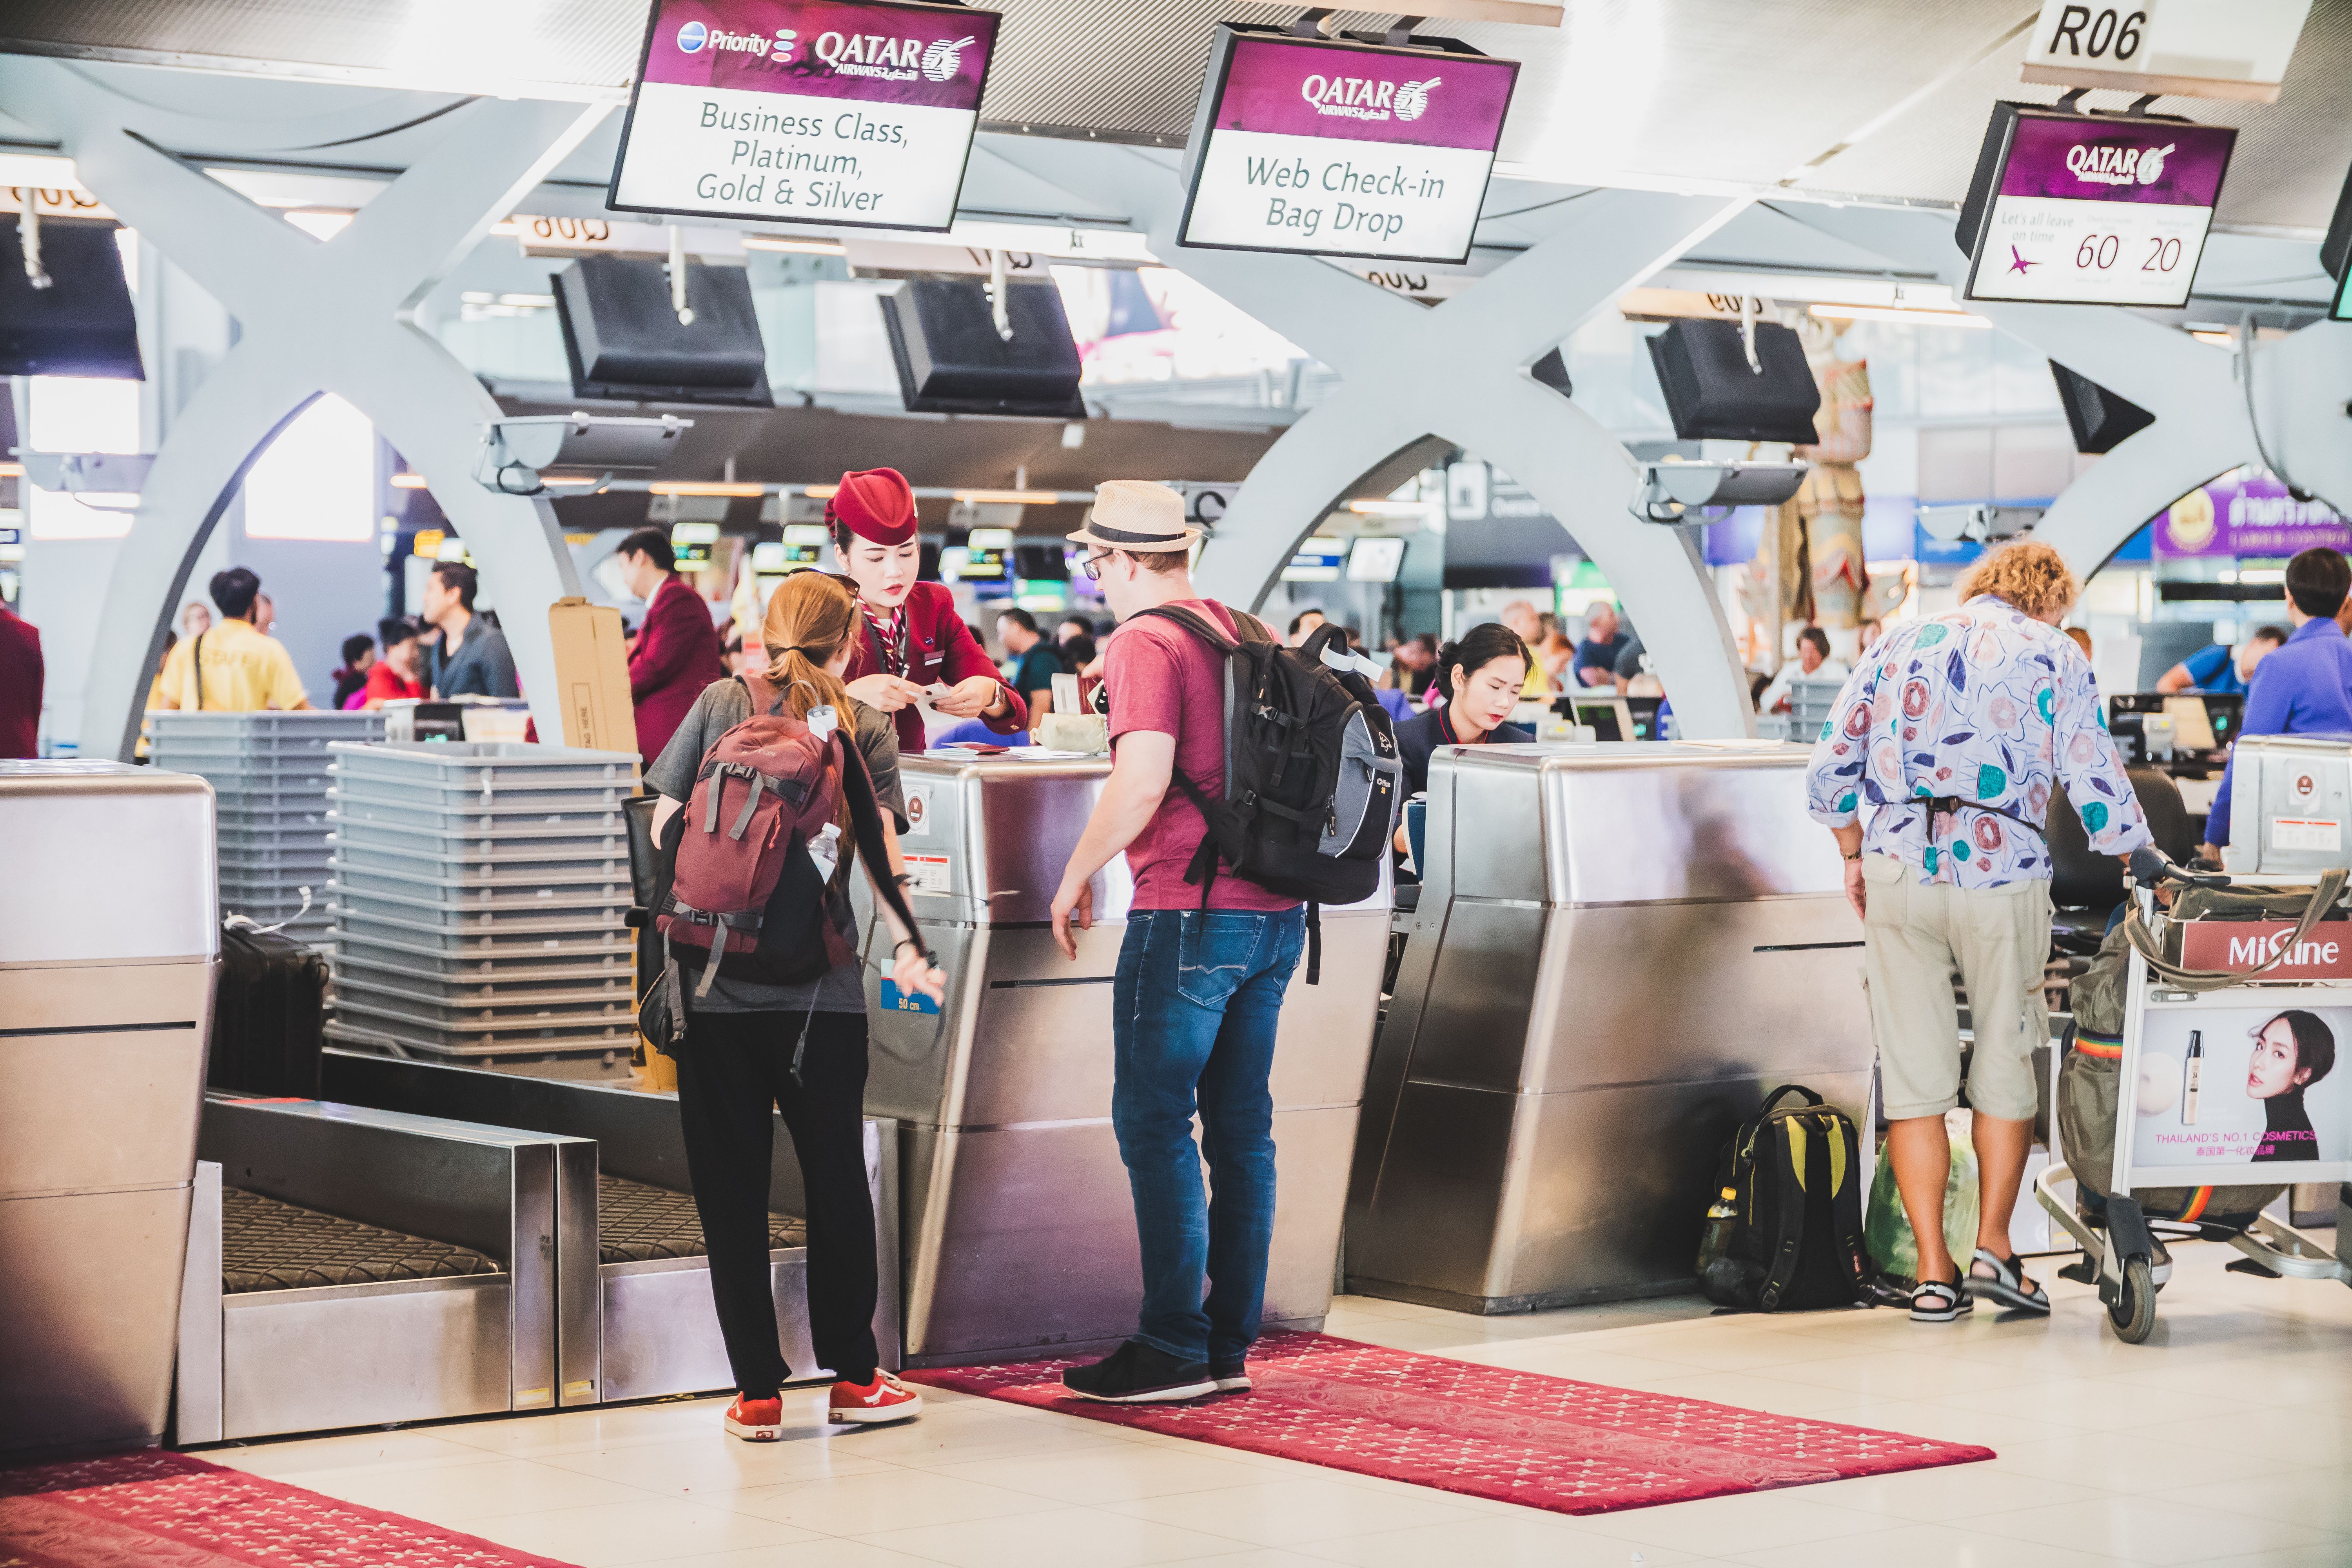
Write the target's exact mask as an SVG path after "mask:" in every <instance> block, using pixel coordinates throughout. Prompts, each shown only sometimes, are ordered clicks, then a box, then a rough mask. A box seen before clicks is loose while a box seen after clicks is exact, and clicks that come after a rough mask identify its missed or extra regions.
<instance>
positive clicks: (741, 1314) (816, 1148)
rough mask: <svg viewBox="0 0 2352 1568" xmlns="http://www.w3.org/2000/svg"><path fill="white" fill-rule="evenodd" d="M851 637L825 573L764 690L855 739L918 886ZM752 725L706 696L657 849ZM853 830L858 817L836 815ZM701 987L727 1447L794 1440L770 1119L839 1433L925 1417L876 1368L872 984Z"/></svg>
mask: <svg viewBox="0 0 2352 1568" xmlns="http://www.w3.org/2000/svg"><path fill="white" fill-rule="evenodd" d="M856 626H857V611H856V604H855V601H854V600H853V599H852V597H851V595H850V593H849V590H848V589H847V587H846V586H845V585H844V584H842V583H841V582H840V581H839V580H838V579H835V578H833V577H829V576H826V575H825V574H823V573H819V572H796V573H794V574H792V575H791V576H790V577H787V578H786V579H785V580H784V581H783V582H782V584H779V585H778V587H777V589H776V591H775V593H774V594H773V595H771V597H770V599H769V601H768V612H767V618H766V620H765V622H764V623H763V630H762V633H761V641H762V642H763V643H764V644H765V645H766V646H767V647H769V648H771V649H772V650H774V652H775V656H776V657H775V659H774V662H773V663H772V664H770V665H769V667H768V668H767V671H766V673H765V680H766V682H767V683H768V685H769V686H770V687H771V688H772V689H773V690H774V691H775V692H776V693H777V694H778V696H779V699H780V700H782V701H785V702H789V703H790V704H791V705H792V710H793V712H794V713H795V714H798V715H799V716H800V717H802V718H803V719H805V718H806V717H807V716H808V711H809V710H810V709H811V708H813V707H815V706H816V705H818V704H819V703H821V702H822V703H827V704H830V705H831V706H832V707H833V709H834V711H835V714H836V715H837V716H838V717H839V718H840V720H841V721H842V722H843V723H844V725H845V726H846V727H848V728H850V729H851V730H852V731H854V734H855V739H856V746H857V750H858V754H859V755H860V756H861V757H862V758H863V759H864V760H865V763H866V772H867V773H868V774H869V776H871V778H872V779H873V781H874V794H875V797H876V799H877V801H878V802H879V803H880V804H881V805H883V806H885V807H886V812H885V816H886V821H885V823H884V840H885V843H886V844H887V847H888V851H889V858H890V863H889V865H887V867H876V866H868V867H867V868H866V875H868V876H869V877H871V878H873V879H874V880H875V881H876V883H877V885H878V884H880V883H882V882H885V881H887V880H888V879H891V878H893V877H896V878H897V879H898V880H899V881H900V882H901V883H902V884H903V883H904V881H905V879H906V878H905V874H904V868H903V866H902V865H901V864H900V862H899V858H898V835H897V833H896V831H895V830H894V829H895V826H896V825H898V824H903V823H904V822H905V821H906V803H905V799H904V797H903V795H902V793H901V791H900V789H899V784H898V740H897V737H896V736H895V735H894V734H893V732H892V729H891V725H890V722H889V721H888V720H887V719H885V718H884V717H883V716H882V715H881V714H880V713H878V712H877V711H876V710H874V709H871V708H868V707H866V705H865V704H863V703H860V702H856V701H855V700H853V699H852V698H851V697H850V695H849V693H848V692H847V691H846V690H845V689H843V687H842V683H841V672H842V671H843V669H845V668H846V667H847V665H848V662H849V648H850V644H851V641H852V638H853V637H854V634H855V632H856ZM749 718H751V692H750V690H749V689H747V688H746V687H745V686H744V684H743V683H742V682H741V681H740V680H738V679H734V678H733V677H731V676H730V677H727V678H725V679H719V680H715V681H713V682H711V683H710V684H709V686H707V687H705V688H704V689H703V690H702V693H701V695H700V696H698V697H697V698H696V699H695V701H694V705H693V707H692V708H691V709H690V710H688V713H687V714H686V716H685V719H684V720H683V721H681V722H680V723H679V724H678V725H677V727H676V729H675V730H674V731H673V732H672V733H671V735H670V739H669V743H668V744H667V746H665V747H664V748H663V749H662V752H661V755H660V756H658V757H656V759H655V760H654V763H653V765H652V766H651V767H649V768H647V769H646V784H647V785H649V786H650V787H651V788H653V789H654V790H656V792H658V793H659V794H660V795H661V796H662V801H661V804H660V805H658V806H657V807H656V809H655V814H654V835H655V838H656V841H657V842H658V841H659V839H660V838H661V837H662V834H663V830H664V829H665V828H666V827H667V826H668V824H669V822H670V820H671V818H673V817H675V816H677V813H678V812H679V810H680V809H681V808H682V807H683V806H684V805H685V803H686V802H687V800H688V798H690V797H691V796H692V795H693V794H694V784H695V780H696V777H697V775H698V773H700V772H701V769H702V763H703V759H704V757H705V756H706V755H707V754H708V753H709V750H710V748H711V746H712V745H714V744H715V743H716V742H718V740H719V737H720V736H722V735H724V734H725V733H726V732H727V731H730V730H731V729H733V728H734V727H735V726H736V725H738V724H740V723H741V722H743V721H745V720H746V719H749ZM842 820H844V821H845V820H846V808H844V810H843V813H842ZM837 842H838V846H839V848H838V859H837V864H838V869H836V870H835V871H834V875H835V877H836V878H838V877H844V876H846V875H847V873H848V869H849V867H848V861H849V860H850V858H852V857H853V856H854V855H855V853H856V849H855V840H854V839H853V838H852V837H850V835H849V834H848V832H847V831H846V829H845V830H844V832H843V835H842V837H841V838H840V839H839V840H838V841H837ZM875 907H876V908H877V909H878V910H881V911H882V914H883V918H884V919H885V920H886V921H888V923H889V925H890V928H891V931H892V934H893V935H894V936H895V937H896V938H897V946H896V947H895V948H894V949H893V953H894V958H893V962H892V967H891V974H892V978H893V980H894V982H895V983H896V984H898V987H899V989H900V990H901V991H902V992H904V993H905V994H909V995H912V994H915V993H917V992H921V993H923V994H927V995H929V996H930V997H931V998H932V999H933V1000H934V1001H936V1000H938V999H939V998H940V996H941V995H942V994H944V985H943V981H944V976H942V975H941V974H940V973H939V972H938V971H937V970H934V969H932V968H931V967H930V966H929V963H928V962H927V960H926V955H925V953H924V951H923V946H922V943H921V942H919V941H917V940H916V938H915V935H914V933H913V932H912V931H908V930H906V929H905V928H904V927H902V926H901V925H900V924H899V922H898V915H897V914H896V913H895V912H894V911H892V910H891V909H890V908H889V906H888V905H887V903H885V902H884V901H883V900H879V899H877V900H875ZM696 991H697V987H696V985H695V984H692V983H689V984H686V985H684V986H683V987H681V991H680V994H677V995H676V996H674V997H672V998H671V1005H673V1006H676V1007H677V1008H679V1009H681V1010H682V1011H683V1013H684V1015H685V1021H686V1044H685V1047H684V1049H683V1050H682V1051H681V1052H680V1054H679V1056H678V1058H677V1100H678V1121H679V1124H680V1126H681V1128H682V1130H683V1131H684V1133H685V1136H686V1154H687V1170H688V1173H689V1175H690V1176H691V1177H692V1179H693V1184H694V1204H695V1208H696V1210H697V1212H698V1213H699V1214H700V1215H701V1216H702V1230H703V1239H704V1245H705V1246H706V1247H707V1248H708V1249H709V1258H710V1292H711V1296H712V1298H713V1300H715V1302H716V1304H717V1306H718V1310H719V1332H720V1335H721V1336H722V1337H723V1338H724V1339H725V1341H726V1343H727V1361H728V1365H729V1367H730V1370H731V1371H732V1372H733V1373H734V1375H735V1386H736V1391H737V1398H736V1400H735V1403H734V1404H733V1405H730V1407H729V1409H728V1412H727V1416H726V1427H727V1430H728V1431H729V1432H730V1433H732V1434H734V1435H735V1436H739V1437H743V1438H747V1439H751V1440H754V1441H772V1440H773V1439H775V1438H777V1437H780V1436H782V1432H783V1415H782V1404H781V1401H780V1398H779V1394H778V1390H779V1386H780V1385H781V1384H782V1382H783V1380H784V1379H785V1378H786V1377H788V1376H789V1375H791V1369H790V1368H789V1367H788V1366H787V1365H786V1364H785V1362H784V1356H783V1351H782V1346H781V1344H780V1343H779V1342H778V1340H777V1335H776V1310H775V1297H774V1294H773V1289H772V1284H771V1282H770V1276H769V1258H768V1253H769V1248H770V1242H769V1231H768V1183H769V1172H770V1160H771V1158H772V1152H773V1139H774V1125H775V1123H774V1117H773V1114H772V1113H773V1112H781V1113H782V1116H783V1120H784V1125H785V1127H786V1128H787V1129H788V1130H789V1131H791V1133H792V1137H793V1153H794V1154H795V1155H796V1156H797V1157H798V1159H799V1161H800V1167H801V1179H802V1182H803V1185H804V1186H805V1187H806V1189H807V1194H808V1308H809V1337H810V1340H811V1342H812V1348H813V1349H814V1352H815V1353H816V1359H817V1363H818V1364H819V1365H821V1366H824V1367H826V1368H828V1369H830V1370H831V1371H832V1372H833V1373H834V1374H835V1378H836V1380H837V1381H836V1382H835V1384H834V1386H833V1392H832V1394H831V1403H830V1405H829V1413H830V1415H831V1416H832V1418H833V1419H834V1420H835V1421H855V1422H873V1421H898V1420H904V1419H906V1418H907V1417H908V1416H911V1415H916V1414H918V1413H919V1412H920V1411H921V1409H922V1407H923V1405H922V1397H921V1396H920V1395H919V1394H917V1393H916V1392H915V1391H914V1390H913V1389H912V1388H909V1387H908V1386H907V1385H906V1384H903V1383H900V1382H899V1381H898V1377H897V1376H896V1375H895V1374H893V1373H889V1372H887V1371H884V1370H882V1369H881V1368H880V1367H879V1365H878V1364H877V1349H876V1346H875V1342H874V1303H875V1296H876V1290H877V1284H876V1281H877V1278H878V1276H877V1266H876V1260H875V1256H874V1206H873V1200H872V1196H871V1194H869V1193H868V1191H867V1189H866V1154H865V1149H866V1133H865V1098H866V981H865V973H864V965H863V964H862V963H861V962H860V961H859V960H857V959H856V958H850V959H847V960H845V961H844V962H842V963H839V964H836V965H835V967H834V968H833V969H832V970H831V971H830V972H828V973H825V974H824V975H823V976H822V977H821V978H819V979H816V980H813V981H809V982H806V983H804V984H798V985H772V984H761V983H759V982H755V981H746V980H730V979H729V978H727V977H726V976H724V975H720V976H719V977H717V978H715V979H713V980H712V981H711V983H710V989H709V992H707V993H705V994H696Z"/></svg>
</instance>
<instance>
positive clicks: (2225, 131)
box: [1968, 112, 2238, 308]
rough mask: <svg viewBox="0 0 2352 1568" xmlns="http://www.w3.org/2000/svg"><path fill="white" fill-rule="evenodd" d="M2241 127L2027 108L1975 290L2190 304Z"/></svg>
mask: <svg viewBox="0 0 2352 1568" xmlns="http://www.w3.org/2000/svg"><path fill="white" fill-rule="evenodd" d="M2237 135H2238V133H2237V132H2235V131H2234V130H2232V129H2231V128H2230V127H2228V126H2226V125H2191V124H2188V123H2186V122H2185V121H2159V120H2126V119H2121V118H2105V117H2095V116H2089V115H2071V114H2041V113H2032V112H2021V113H2019V114H2017V115H2016V116H2015V117H2014V118H2013V119H2012V120H2011V122H2010V127H2009V132H2008V145H2007V146H2006V148H2004V149H2003V150H2002V153H2001V162H2000V179H1999V183H1998V184H1997V185H1996V186H1995V187H1994V191H1993V195H1992V199H1991V202H1990V206H1989V208H1988V211H1987V214H1986V218H1985V224H1984V230H1983V233H1982V235H1981V237H1979V241H1978V244H1977V247H1976V260H1975V266H1974V268H1972V270H1971V274H1970V277H1969V288H1968V297H1969V299H1971V300H2048V301H2058V302H2065V303H2070V304H2092V305H2151V306H2159V307H2167V308H2178V307H2179V306H2181V305H2185V304H2187V303H2188V302H2189V286H2190V284H2191V283H2193V282H2194V281H2195V279H2196V276H2197V262H2198V258H2200V256H2201V255H2202V254H2203V253H2204V248H2205V235H2206V232H2207V230H2208V229H2210V227H2211V226H2212V222H2213V207H2214V205H2215V204H2216V203H2218V202H2219V201H2220V200H2221V178H2222V176H2223V174H2226V173H2227V172H2228V170H2229V167H2230V152H2231V147H2232V146H2233V145H2235V143H2236V141H2237Z"/></svg>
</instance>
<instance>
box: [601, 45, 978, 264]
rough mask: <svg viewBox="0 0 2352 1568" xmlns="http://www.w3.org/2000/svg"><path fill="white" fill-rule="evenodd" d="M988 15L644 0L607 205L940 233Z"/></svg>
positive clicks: (972, 110)
mask: <svg viewBox="0 0 2352 1568" xmlns="http://www.w3.org/2000/svg"><path fill="white" fill-rule="evenodd" d="M999 20H1000V19H999V17H998V16H997V15H996V14H995V13H994V12H992V11H983V10H980V9H977V8H973V7H967V6H962V5H921V4H913V3H911V0H656V3H655V5H654V6H653V11H652V16H651V18H650V19H649V20H648V22H647V23H646V42H645V50H644V54H643V56H642V57H641V58H640V61H639V64H638V68H637V85H636V89H635V91H634V92H633V93H632V94H631V95H630V98H629V113H628V118H627V120H625V121H624V122H623V123H622V126H621V149H620V153H619V155H618V156H617V157H616V158H614V162H613V181H612V188H611V189H610V191H609V192H608V193H607V194H606V197H605V201H606V205H609V206H612V207H614V208H615V209H617V210H619V211H623V212H657V213H677V214H680V215H682V216H693V217H715V218H728V219H737V220H742V219H749V220H751V221H755V222H756V221H762V220H764V221H766V222H770V223H773V222H777V221H780V220H782V221H793V220H797V221H800V222H803V223H823V224H825V225H828V226H853V227H863V228H919V229H944V228H946V227H948V226H950V224H951V223H953V222H954V220H955V209H956V198H957V196H958V195H960V194H961V191H962V188H963V173H964V164H965V163H966V161H967V160H968V159H969V157H970V156H971V138H972V132H973V130H974V128H975V127H976V126H977V125H978V124H979V121H980V96H981V89H982V87H983V86H984V85H985V84H986V82H987V79H988V63H989V56H990V55H991V53H992V51H993V49H994V47H995V43H996V29H997V26H998V24H999Z"/></svg>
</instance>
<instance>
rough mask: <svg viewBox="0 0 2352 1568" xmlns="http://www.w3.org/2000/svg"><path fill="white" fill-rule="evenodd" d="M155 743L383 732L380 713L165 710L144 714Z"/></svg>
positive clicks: (358, 737)
mask: <svg viewBox="0 0 2352 1568" xmlns="http://www.w3.org/2000/svg"><path fill="white" fill-rule="evenodd" d="M147 721H148V723H149V724H150V725H151V726H152V733H153V734H154V736H155V737H156V738H157V739H158V740H163V739H167V738H170V737H173V736H180V735H185V736H188V737H191V738H194V737H197V736H205V737H210V736H215V735H275V736H292V735H309V736H315V737H317V738H318V739H319V740H320V741H364V740H366V739H368V737H369V736H370V735H372V734H373V735H376V736H381V735H383V713H382V712H380V711H378V712H366V711H361V712H355V713H343V712H329V713H322V712H320V711H318V710H316V709H296V710H293V711H291V712H277V711H271V710H264V711H261V712H258V713H204V712H184V711H182V710H179V709H176V708H166V709H162V710H157V711H155V712H152V713H150V714H148V715H147Z"/></svg>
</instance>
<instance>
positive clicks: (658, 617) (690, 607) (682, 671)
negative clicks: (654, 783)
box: [613, 528, 727, 763]
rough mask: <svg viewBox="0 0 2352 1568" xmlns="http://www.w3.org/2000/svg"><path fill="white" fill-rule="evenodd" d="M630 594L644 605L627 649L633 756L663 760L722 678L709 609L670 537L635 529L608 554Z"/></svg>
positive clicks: (655, 530) (722, 663)
mask: <svg viewBox="0 0 2352 1568" xmlns="http://www.w3.org/2000/svg"><path fill="white" fill-rule="evenodd" d="M613 559H614V560H615V561H617V562H619V563H621V577H622V580H623V581H625V582H626V583H627V584H628V585H629V592H630V593H632V594H634V595H636V596H637V597H638V598H640V599H642V600H644V601H645V605H646V614H645V619H643V620H642V621H640V622H638V623H637V640H636V642H635V645H634V646H632V647H630V649H629V700H630V701H631V702H633V703H635V705H636V717H637V750H638V751H639V752H642V753H644V755H645V758H646V761H647V762H649V763H650V762H651V761H653V759H655V758H656V757H658V756H660V755H661V754H662V748H663V747H665V746H667V745H668V744H669V738H670V737H671V736H672V735H674V734H676V733H677V726H678V723H679V721H681V720H683V719H684V718H685V717H686V711H687V710H688V709H689V708H691V707H693V706H694V701H695V699H696V698H697V697H698V696H699V695H700V694H701V691H702V689H703V688H704V687H706V686H708V685H709V684H710V683H711V682H712V681H714V680H723V679H726V676H727V664H726V658H725V656H724V655H723V654H722V653H721V652H720V649H719V628H718V626H715V625H713V624H712V622H711V619H710V605H709V601H707V600H705V599H704V598H703V596H702V595H699V594H698V593H696V592H695V591H694V590H693V589H692V588H691V587H688V585H687V584H685V583H684V582H682V581H681V580H680V579H679V577H678V575H677V556H676V555H675V554H674V553H673V552H671V550H670V547H669V535H668V534H667V533H665V532H663V531H661V530H660V529H658V528H641V529H639V530H637V531H635V533H632V534H631V535H629V536H628V537H627V538H626V539H624V540H623V541H621V542H620V544H619V545H618V546H617V547H615V548H614V552H613Z"/></svg>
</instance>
